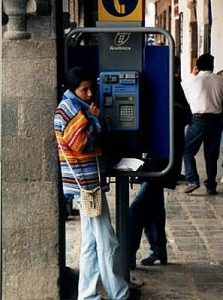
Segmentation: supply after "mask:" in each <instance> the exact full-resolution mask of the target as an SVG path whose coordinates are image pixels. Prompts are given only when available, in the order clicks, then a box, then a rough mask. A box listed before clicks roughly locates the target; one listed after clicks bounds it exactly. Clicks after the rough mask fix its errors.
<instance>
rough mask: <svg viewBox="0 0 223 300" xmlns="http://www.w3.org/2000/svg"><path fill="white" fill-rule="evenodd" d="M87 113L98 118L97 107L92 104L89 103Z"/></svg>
mask: <svg viewBox="0 0 223 300" xmlns="http://www.w3.org/2000/svg"><path fill="white" fill-rule="evenodd" d="M88 111H89V113H91V114H92V115H93V116H95V117H97V118H98V117H99V116H100V109H99V108H98V107H97V105H96V104H95V103H94V102H92V103H91V105H90V107H89V110H88Z"/></svg>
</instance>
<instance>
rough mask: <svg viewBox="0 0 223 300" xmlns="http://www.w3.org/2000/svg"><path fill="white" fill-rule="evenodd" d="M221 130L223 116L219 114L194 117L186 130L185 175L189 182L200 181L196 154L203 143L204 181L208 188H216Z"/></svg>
mask: <svg viewBox="0 0 223 300" xmlns="http://www.w3.org/2000/svg"><path fill="white" fill-rule="evenodd" d="M221 130H222V129H221V118H220V117H219V116H214V115H213V116H210V117H193V118H192V121H191V123H190V125H189V126H188V129H187V132H186V137H185V147H184V166H185V177H186V181H187V182H188V183H197V184H199V183H200V180H199V175H198V172H197V166H196V160H195V156H196V154H197V153H198V151H199V149H200V147H201V144H202V143H203V145H204V159H205V167H206V174H207V179H206V180H205V182H204V183H205V185H206V187H207V188H208V189H215V188H216V186H217V182H216V175H217V161H218V157H219V149H220V140H221Z"/></svg>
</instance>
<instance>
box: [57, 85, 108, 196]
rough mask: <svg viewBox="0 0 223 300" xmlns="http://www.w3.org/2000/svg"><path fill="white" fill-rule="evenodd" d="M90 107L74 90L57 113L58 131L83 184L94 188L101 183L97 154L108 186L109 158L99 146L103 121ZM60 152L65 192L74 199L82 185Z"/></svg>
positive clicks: (102, 174) (68, 158)
mask: <svg viewBox="0 0 223 300" xmlns="http://www.w3.org/2000/svg"><path fill="white" fill-rule="evenodd" d="M87 109H88V105H87V104H85V103H84V104H83V101H81V100H80V99H78V98H77V97H76V96H75V95H74V94H73V93H72V92H71V91H69V90H68V91H66V92H65V93H64V95H63V99H62V101H61V102H60V104H59V105H58V107H57V109H56V112H55V116H54V130H55V134H56V136H57V139H58V140H59V142H60V145H61V147H62V148H63V151H64V153H65V155H66V157H67V160H68V162H69V164H70V165H71V167H72V169H73V170H74V172H75V174H76V176H77V178H78V181H79V183H80V185H81V186H82V187H83V188H85V189H88V190H90V189H93V188H95V187H96V186H97V185H98V172H97V163H96V156H98V158H99V165H100V172H101V179H102V184H103V185H106V184H105V172H106V161H105V159H104V158H103V157H102V153H101V149H100V147H98V146H97V141H98V139H99V136H100V134H101V125H100V122H99V120H98V118H96V117H95V116H93V115H90V114H89V113H88V111H87ZM58 151H59V161H60V167H61V175H62V182H63V192H64V195H65V196H66V197H67V198H71V197H72V196H73V195H75V194H79V193H80V191H79V187H78V185H77V183H76V181H75V179H74V177H73V174H72V173H71V170H70V168H69V166H68V165H67V163H66V160H65V158H64V156H63V154H62V152H61V150H60V148H59V147H58Z"/></svg>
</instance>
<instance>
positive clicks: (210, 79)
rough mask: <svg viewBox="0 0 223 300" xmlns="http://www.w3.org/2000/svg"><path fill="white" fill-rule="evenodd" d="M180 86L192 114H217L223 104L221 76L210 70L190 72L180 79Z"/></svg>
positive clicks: (222, 81) (222, 79) (222, 78)
mask: <svg viewBox="0 0 223 300" xmlns="http://www.w3.org/2000/svg"><path fill="white" fill-rule="evenodd" d="M182 87H183V90H184V93H185V96H186V98H187V101H188V103H189V105H190V108H191V111H192V114H196V113H200V114H203V113H212V114H219V113H221V112H222V106H223V76H220V75H216V74H214V73H212V72H211V71H200V72H199V73H198V75H196V76H195V75H193V74H191V75H190V76H189V77H188V78H187V79H186V80H184V81H182Z"/></svg>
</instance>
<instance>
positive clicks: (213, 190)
mask: <svg viewBox="0 0 223 300" xmlns="http://www.w3.org/2000/svg"><path fill="white" fill-rule="evenodd" d="M217 194H218V192H217V191H216V190H215V189H207V192H206V195H208V196H213V195H217Z"/></svg>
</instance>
